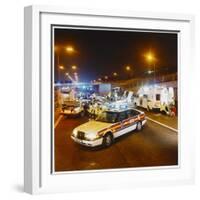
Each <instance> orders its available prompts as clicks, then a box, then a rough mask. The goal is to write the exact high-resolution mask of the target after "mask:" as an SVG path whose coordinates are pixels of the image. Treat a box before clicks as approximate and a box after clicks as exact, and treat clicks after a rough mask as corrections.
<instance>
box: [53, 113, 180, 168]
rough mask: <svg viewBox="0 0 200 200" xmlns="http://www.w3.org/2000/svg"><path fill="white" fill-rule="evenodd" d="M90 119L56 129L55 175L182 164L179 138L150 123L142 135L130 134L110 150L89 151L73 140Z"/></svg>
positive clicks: (66, 122) (74, 120)
mask: <svg viewBox="0 0 200 200" xmlns="http://www.w3.org/2000/svg"><path fill="white" fill-rule="evenodd" d="M86 121H88V119H87V118H71V119H70V118H68V119H64V117H62V119H61V120H60V121H59V123H58V124H57V126H56V129H55V137H54V138H55V149H54V155H55V165H54V166H55V171H56V172H58V171H69V170H70V171H73V170H89V169H111V168H112V169H113V168H128V167H147V166H148V167H151V166H167V165H177V164H178V134H177V133H175V132H173V131H171V130H170V129H167V128H165V127H163V126H161V125H159V124H156V123H154V122H151V121H147V123H146V125H145V126H144V128H143V130H142V131H140V132H136V131H133V132H130V133H128V134H126V135H124V136H122V137H120V138H118V139H116V140H115V142H114V144H112V146H110V147H108V148H101V147H98V148H92V149H91V148H89V147H84V146H81V145H79V144H76V143H75V142H74V141H72V139H71V138H70V134H71V132H72V130H73V129H74V128H75V127H76V126H78V125H80V124H82V123H84V122H86Z"/></svg>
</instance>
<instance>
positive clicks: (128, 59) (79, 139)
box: [24, 6, 195, 194]
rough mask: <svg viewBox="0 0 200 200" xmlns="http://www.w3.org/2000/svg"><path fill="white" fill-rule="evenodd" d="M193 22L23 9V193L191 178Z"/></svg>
mask: <svg viewBox="0 0 200 200" xmlns="http://www.w3.org/2000/svg"><path fill="white" fill-rule="evenodd" d="M193 23H194V19H193V16H190V15H180V14H161V13H158V14H156V13H140V12H132V11H126V12H124V11H110V10H104V11H99V10H93V11H92V10H81V9H69V8H68V9H66V8H59V7H48V6H30V7H26V8H25V133H24V134H25V135H24V137H25V143H24V145H25V153H24V158H25V172H24V175H25V178H24V182H25V183H24V184H25V185H24V187H25V191H26V192H28V193H34V194H35V193H47V192H67V191H85V190H94V189H109V188H124V187H126V188H128V187H137V186H146V185H164V184H166V185H167V184H178V183H179V184H181V183H182V184H183V183H192V182H193V179H194V169H193V168H194V165H193V162H194V145H193V142H194V135H193V132H195V131H191V130H193V127H192V123H190V122H191V120H192V114H190V113H191V112H190V106H188V105H187V101H188V99H189V98H191V97H188V93H187V89H188V88H190V87H191V84H192V67H193V64H192V62H193V59H192V55H193V54H192V52H193V44H194V41H193V37H194V36H193V34H194V33H193V28H194V25H193ZM188 66H190V69H188ZM184 113H187V115H185V114H184Z"/></svg>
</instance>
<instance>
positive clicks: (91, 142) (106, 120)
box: [71, 109, 146, 147]
mask: <svg viewBox="0 0 200 200" xmlns="http://www.w3.org/2000/svg"><path fill="white" fill-rule="evenodd" d="M145 123H146V119H145V114H144V112H141V111H139V110H136V109H126V110H107V111H103V112H102V113H101V114H100V115H98V116H97V118H96V119H95V120H90V121H89V122H86V123H84V124H82V125H80V126H78V127H76V128H75V129H74V130H73V132H72V135H71V138H72V139H73V140H74V141H75V142H77V143H79V144H81V145H85V146H89V147H94V146H99V145H104V146H110V145H111V144H112V143H113V142H114V140H115V138H117V137H119V136H121V135H124V134H126V133H128V132H131V131H133V130H137V131H140V130H141V129H142V128H143V126H144V124H145Z"/></svg>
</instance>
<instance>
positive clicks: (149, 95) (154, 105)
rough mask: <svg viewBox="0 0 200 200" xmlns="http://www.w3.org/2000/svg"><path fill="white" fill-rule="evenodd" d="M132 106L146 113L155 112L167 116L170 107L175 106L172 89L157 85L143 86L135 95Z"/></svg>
mask: <svg viewBox="0 0 200 200" xmlns="http://www.w3.org/2000/svg"><path fill="white" fill-rule="evenodd" d="M134 104H135V106H138V107H142V108H145V109H147V110H148V111H152V110H157V111H160V112H164V113H166V114H169V113H170V110H169V109H170V106H171V105H175V94H174V88H173V87H165V86H157V85H150V86H143V87H141V88H140V89H139V90H138V92H137V94H136V95H135V97H134Z"/></svg>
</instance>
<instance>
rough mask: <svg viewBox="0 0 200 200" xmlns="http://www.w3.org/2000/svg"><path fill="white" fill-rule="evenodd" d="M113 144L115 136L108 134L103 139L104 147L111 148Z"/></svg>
mask: <svg viewBox="0 0 200 200" xmlns="http://www.w3.org/2000/svg"><path fill="white" fill-rule="evenodd" d="M112 143H113V136H112V134H111V133H108V134H106V135H105V136H104V138H103V146H105V147H109V146H110V145H111V144H112Z"/></svg>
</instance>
